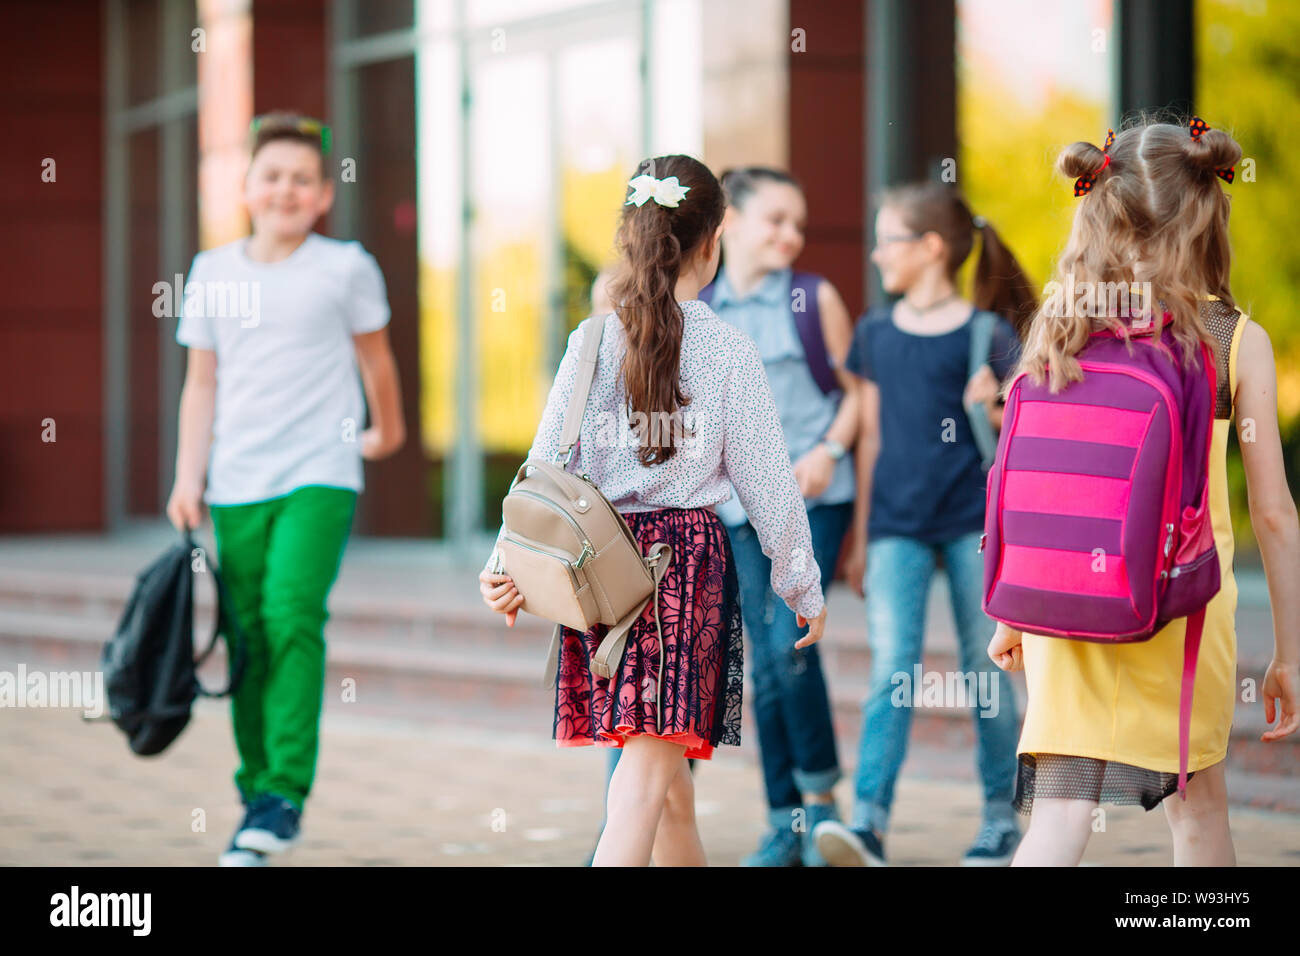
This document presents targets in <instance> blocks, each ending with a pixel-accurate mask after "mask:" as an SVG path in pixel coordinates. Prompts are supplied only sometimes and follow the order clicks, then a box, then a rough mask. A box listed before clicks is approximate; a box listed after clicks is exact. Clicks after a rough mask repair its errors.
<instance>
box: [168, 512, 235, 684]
mask: <svg viewBox="0 0 1300 956" xmlns="http://www.w3.org/2000/svg"><path fill="white" fill-rule="evenodd" d="M181 540H182V541H183V542H184V544H185V549H186V553H187V554H190V555H192V554H193V553H194V549H195V547H197V546H196V545H195V543H194V529H193V528H185V529H184V530H183V531H182V532H181ZM204 554H205V556H206V557H205V563H206V565H207V569H208V573H209V574H211V575H212V581H213V584H214V585H215V586H216V605H217V608H216V614H215V616H214V618H213V621H212V640H210V641H208V646H207V647H206V648H205V649H204V651H203V653H202V654H200V655H199V656H198V657H197V658H196V659H195V661H194V669H195V670H198V669H199V668H200V667H202V666H203V662H204V661H206V660H207V659H208V657H209V656H211V654H212V651H213V650H214V649H215V648H216V646H217V640H218V639H219V638H220V637H221V635H222V633H223V630H222V627H221V619H222V615H223V613H224V611H225V610H226V609H227V608H229V609H230V613H229V614H228V615H225V617H226V621H227V623H229V625H230V630H231V631H233V632H234V634H235V639H234V641H233V643H232V642H231V639H230V633H229V631H226V632H224V633H225V634H226V649H227V650H229V651H230V652H231V653H230V678H229V680H227V681H226V689H225V690H221V691H209V690H204V689H203V685H202V684H200V683H199V680H198V677H197V676H196V677H195V678H194V685H195V691H196V692H197V693H198V694H199V696H201V697H229V696H230V695H231V694H233V693H234V692H235V690H236V689H238V687H239V682H240V681H241V680H243V677H244V661H245V658H246V657H247V644H248V641H247V640H246V639H245V637H244V632H243V630H242V629H241V628H240V626H239V621H238V619H237V618H236V617H235V605H234V602H233V601H231V600H230V593H229V592H228V591H227V590H226V582H225V581H223V580H222V578H221V571H220V569H218V568H217V566H216V565H215V564H213V563H212V561H211V560H210V557H211V556H210V555H207V551H206V549H205V551H204ZM186 709H188V707H187V708H186Z"/></svg>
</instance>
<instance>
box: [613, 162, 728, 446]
mask: <svg viewBox="0 0 1300 956" xmlns="http://www.w3.org/2000/svg"><path fill="white" fill-rule="evenodd" d="M636 175H637V176H640V175H649V176H654V177H657V178H660V179H667V178H669V177H673V176H675V177H676V178H677V181H678V183H679V184H680V185H681V186H684V187H686V188H687V190H688V191H687V193H686V195H685V196H684V197H683V198H682V199H681V200H680V201H679V202H678V204H677V205H676V206H663V205H660V204H659V202H658V201H656V200H654V199H649V200H646V201H644V202H642V204H641V205H639V206H637V205H632V204H630V203H628V204H625V205H624V206H623V215H622V219H621V220H620V222H619V228H618V237H617V245H618V248H619V252H620V254H621V256H622V262H621V264H620V268H619V271H618V273H617V274H616V275H615V277H614V278H613V279H612V280H611V282H610V285H609V293H610V298H611V299H612V300H613V301H614V303H615V306H614V308H615V311H616V312H617V313H618V317H619V320H620V321H621V322H622V324H623V328H624V331H625V332H626V334H627V353H626V354H625V355H624V358H623V366H622V377H623V385H624V388H625V390H626V392H627V405H628V410H629V412H631V413H633V414H634V415H635V414H636V413H641V415H642V416H644V420H645V421H646V422H647V423H648V424H650V426H651V427H649V428H648V429H642V431H641V435H640V438H641V443H640V448H639V450H638V452H637V457H638V458H639V459H640V461H641V464H643V465H647V466H648V465H654V464H661V463H663V462H665V461H667V460H668V459H669V458H671V457H672V456H673V454H674V453H675V452H676V448H675V447H674V446H673V434H674V433H676V431H677V429H675V428H674V429H669V430H668V431H669V433H668V434H664V431H663V429H661V428H658V427H655V426H656V424H657V423H658V422H660V421H662V420H663V419H662V417H661V416H676V414H677V412H678V411H680V409H682V408H684V407H685V406H686V405H688V404H690V398H689V397H688V396H687V395H685V394H684V393H683V392H682V386H681V375H680V365H681V354H682V332H683V324H684V319H683V316H682V311H681V308H680V307H679V306H678V304H677V280H678V278H679V277H680V276H681V270H682V264H683V263H684V262H686V261H688V259H689V257H690V255H691V254H692V253H694V252H695V251H696V250H697V249H698V248H699V246H700V244H701V243H702V242H705V241H707V240H708V239H710V238H711V237H712V235H713V232H714V230H715V229H717V227H718V223H720V222H721V221H722V214H723V212H724V211H725V200H724V198H723V194H722V187H721V186H720V185H719V184H718V181H717V179H715V178H714V176H713V173H711V172H710V171H709V169H708V167H706V166H705V165H704V164H703V163H701V162H699V161H698V160H696V159H692V158H691V157H689V156H658V157H655V158H653V159H647V160H643V161H642V162H641V164H640V165H639V166H638V167H637V171H636Z"/></svg>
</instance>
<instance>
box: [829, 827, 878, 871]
mask: <svg viewBox="0 0 1300 956" xmlns="http://www.w3.org/2000/svg"><path fill="white" fill-rule="evenodd" d="M812 835H813V840H814V841H815V842H816V844H817V850H818V852H819V853H821V855H822V856H823V857H824V858H825V859H826V865H827V866H888V864H887V863H886V862H885V847H884V845H883V844H882V843H881V842H880V837H878V836H877V835H876V834H875V833H874V832H872V831H871V830H853V829H850V828H849V827H846V826H845V825H844V824H843V823H840V822H839V821H838V820H825V821H823V822H821V823H819V824H817V827H816V829H814V830H813V833H812Z"/></svg>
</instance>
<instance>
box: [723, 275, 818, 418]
mask: <svg viewBox="0 0 1300 956" xmlns="http://www.w3.org/2000/svg"><path fill="white" fill-rule="evenodd" d="M822 281H823V280H822V277H821V276H819V275H816V274H815V273H812V272H795V273H794V274H793V275H792V276H791V278H790V291H791V292H792V293H793V292H794V291H795V290H796V289H798V290H802V291H803V301H804V308H803V310H802V311H799V312H796V311H795V310H794V309H793V308H792V309H791V310H790V314H791V315H792V316H794V331H795V334H796V335H798V336H799V344H800V345H801V346H803V356H804V361H805V362H807V363H808V372H809V374H811V375H812V378H813V381H814V382H816V383H817V387H818V388H819V389H821V390H822V394H824V395H834V394H836V393H837V392H839V391H841V389H840V380H839V379H837V378H836V377H835V369H834V368H832V367H831V359H830V355H829V353H827V351H826V335H825V333H824V332H822V309H821V304H820V303H819V302H818V301H817V290H818V288H820V287H821V284H822ZM717 283H718V280H717V279H714V280H713V281H712V282H710V283H709V284H708V285H706V286H705V287H704V288H703V289H701V290H700V301H701V302H703V303H704V304H705V305H708V306H712V305H713V296H714V293H715V292H716V291H717Z"/></svg>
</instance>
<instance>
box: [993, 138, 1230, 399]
mask: <svg viewBox="0 0 1300 956" xmlns="http://www.w3.org/2000/svg"><path fill="white" fill-rule="evenodd" d="M1109 155H1110V163H1109V164H1108V165H1107V166H1106V168H1105V169H1102V170H1101V172H1100V173H1097V170H1098V169H1099V168H1100V167H1101V165H1102V163H1103V161H1104V160H1105V158H1106V154H1105V153H1103V152H1102V150H1101V149H1100V148H1099V147H1097V146H1094V145H1093V144H1092V143H1083V142H1079V143H1073V144H1072V145H1070V146H1067V147H1066V148H1065V149H1064V150H1063V151H1062V152H1061V154H1060V156H1059V157H1058V158H1057V161H1056V168H1057V170H1058V171H1059V172H1061V173H1062V174H1064V175H1066V176H1068V177H1070V178H1071V179H1075V178H1078V177H1080V176H1093V175H1096V180H1095V182H1094V184H1093V187H1092V190H1091V191H1090V192H1088V193H1087V194H1086V195H1084V196H1083V197H1081V198H1080V199H1078V200H1077V202H1078V208H1077V209H1076V211H1075V214H1074V223H1073V225H1072V227H1071V229H1070V237H1069V240H1068V241H1067V242H1066V245H1065V250H1064V251H1063V252H1062V253H1061V256H1060V258H1059V260H1058V261H1057V269H1056V275H1057V280H1058V281H1059V282H1060V283H1061V285H1062V286H1063V287H1069V286H1070V285H1071V284H1072V285H1073V286H1074V287H1077V286H1078V284H1079V283H1082V282H1088V283H1092V284H1093V285H1092V288H1094V289H1095V288H1098V287H1102V288H1104V287H1105V286H1104V285H1103V284H1119V285H1120V286H1123V287H1131V286H1132V285H1133V283H1137V284H1139V288H1141V287H1144V286H1145V284H1146V283H1150V286H1149V287H1147V288H1149V290H1150V294H1151V299H1152V300H1153V301H1152V302H1143V303H1142V306H1141V308H1151V309H1153V310H1155V311H1159V310H1160V308H1161V306H1163V311H1165V312H1168V313H1169V314H1170V315H1171V317H1172V318H1171V320H1170V321H1169V322H1168V324H1166V325H1164V327H1163V332H1164V333H1167V334H1169V335H1170V336H1171V337H1172V338H1173V340H1174V344H1175V345H1176V346H1177V348H1178V349H1181V352H1182V355H1183V359H1184V361H1185V362H1190V363H1191V364H1192V365H1193V366H1195V365H1196V364H1197V363H1198V359H1197V354H1198V352H1199V346H1200V343H1201V342H1205V343H1208V344H1209V345H1210V346H1211V348H1217V346H1216V343H1215V340H1214V337H1213V336H1212V335H1211V334H1210V332H1209V331H1208V330H1207V329H1206V328H1205V325H1204V323H1203V322H1202V321H1201V317H1200V311H1201V301H1202V300H1203V299H1204V297H1205V295H1206V294H1207V293H1209V294H1212V295H1216V296H1218V297H1219V299H1221V300H1223V301H1224V302H1225V303H1226V304H1227V305H1228V306H1229V307H1235V302H1234V301H1233V299H1232V293H1231V291H1230V290H1229V288H1228V270H1229V267H1230V265H1231V251H1230V248H1229V244H1228V210H1229V198H1228V195H1227V194H1226V193H1225V192H1224V191H1223V189H1222V188H1221V187H1220V186H1219V180H1218V178H1216V176H1215V170H1216V169H1220V168H1222V167H1226V166H1234V165H1236V163H1237V162H1238V161H1239V160H1240V159H1241V146H1239V145H1238V144H1237V141H1236V140H1235V139H1233V138H1232V137H1231V136H1230V135H1228V134H1227V133H1225V132H1223V131H1222V130H1217V129H1208V130H1206V131H1205V132H1203V133H1202V134H1201V135H1200V137H1199V138H1197V139H1193V138H1192V136H1191V133H1190V132H1189V128H1188V126H1187V124H1182V125H1176V124H1174V123H1170V122H1161V121H1157V120H1155V119H1152V118H1150V117H1149V116H1147V115H1145V114H1143V115H1140V116H1138V117H1136V118H1135V119H1134V120H1132V121H1131V122H1130V123H1129V124H1128V125H1126V127H1125V128H1124V129H1123V130H1122V131H1121V132H1119V133H1118V134H1116V136H1115V142H1114V143H1113V144H1112V145H1111V148H1110V150H1109ZM1071 278H1072V280H1073V281H1072V283H1071V282H1070V280H1071ZM1085 288H1086V287H1085ZM1110 288H1116V286H1115V285H1110ZM1061 305H1062V303H1061V301H1060V300H1059V299H1057V298H1056V297H1052V296H1049V297H1048V298H1047V300H1046V301H1045V302H1044V303H1043V305H1042V306H1041V307H1040V308H1039V309H1038V311H1037V312H1036V313H1035V314H1034V316H1033V319H1032V320H1031V322H1030V324H1029V332H1028V334H1027V336H1026V341H1025V345H1024V351H1023V352H1022V354H1021V359H1020V366H1019V368H1018V369H1017V371H1018V372H1025V373H1027V374H1028V375H1029V377H1030V379H1031V380H1032V381H1033V382H1034V383H1035V384H1038V385H1041V384H1042V383H1043V381H1044V380H1045V379H1047V380H1050V384H1049V388H1050V389H1051V391H1053V392H1056V391H1059V390H1060V389H1062V388H1064V387H1065V386H1066V385H1068V384H1069V383H1070V382H1075V381H1080V380H1081V379H1082V378H1083V371H1082V369H1081V368H1080V367H1079V362H1078V360H1077V359H1076V358H1075V356H1076V355H1077V354H1078V353H1079V352H1080V351H1081V350H1082V349H1083V347H1084V345H1085V344H1086V343H1087V340H1088V336H1089V335H1091V334H1092V333H1093V332H1096V331H1099V330H1100V329H1101V328H1104V327H1109V328H1112V329H1114V330H1115V331H1116V332H1118V333H1119V334H1121V335H1122V336H1123V337H1124V339H1125V341H1126V342H1127V341H1128V335H1129V331H1130V326H1129V325H1128V323H1127V322H1124V321H1121V317H1120V316H1119V315H1112V314H1104V315H1102V316H1099V317H1093V316H1089V315H1078V314H1074V312H1075V310H1074V309H1072V308H1069V307H1066V308H1062V307H1061ZM1154 334H1155V337H1156V339H1157V340H1159V339H1160V337H1161V335H1162V326H1161V323H1159V322H1156V323H1155V324H1154ZM1130 347H1131V345H1130ZM1013 378H1014V376H1013Z"/></svg>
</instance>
